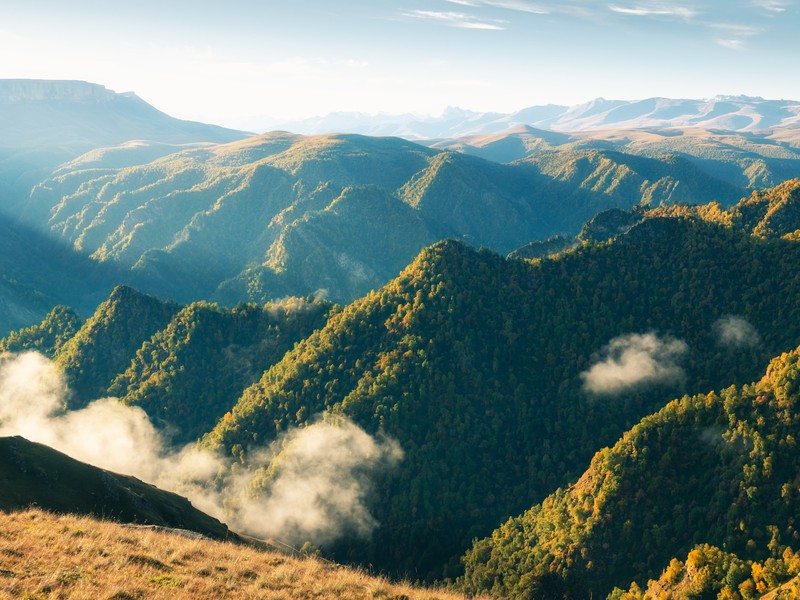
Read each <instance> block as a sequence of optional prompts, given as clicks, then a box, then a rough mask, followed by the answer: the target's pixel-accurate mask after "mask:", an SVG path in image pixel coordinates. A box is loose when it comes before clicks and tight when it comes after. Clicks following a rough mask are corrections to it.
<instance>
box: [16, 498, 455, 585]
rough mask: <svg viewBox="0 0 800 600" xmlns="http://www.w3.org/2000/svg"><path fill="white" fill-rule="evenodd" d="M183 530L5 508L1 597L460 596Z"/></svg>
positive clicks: (308, 558)
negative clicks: (15, 510)
mask: <svg viewBox="0 0 800 600" xmlns="http://www.w3.org/2000/svg"><path fill="white" fill-rule="evenodd" d="M187 535H190V536H191V537H185V536H184V535H180V534H176V533H174V532H172V531H169V530H157V529H154V528H146V527H135V526H125V525H120V524H118V523H113V522H108V521H98V520H96V519H92V518H87V517H76V516H69V515H56V514H52V513H47V512H44V511H41V510H38V509H31V510H26V511H22V512H11V513H5V512H0V598H3V599H6V598H9V599H10V598H26V599H29V600H34V599H45V598H53V599H54V598H58V599H69V598H76V599H77V598H96V599H100V598H107V599H108V600H134V599H139V598H148V599H154V600H157V599H159V598H170V599H177V598H198V599H200V598H202V599H206V598H265V599H270V598H271V599H275V600H278V599H289V598H292V599H294V598H308V599H311V598H314V599H326V598H347V599H361V598H363V599H367V598H375V599H383V600H405V599H407V600H456V599H458V598H464V596H460V595H458V594H454V593H451V592H446V591H442V590H435V589H430V588H418V587H414V586H411V585H409V584H405V583H392V582H390V581H388V580H386V579H384V578H380V577H375V576H370V575H368V574H366V573H365V572H364V571H361V570H354V569H349V568H346V567H343V566H340V565H337V564H334V563H331V562H328V561H324V560H320V559H317V558H313V557H293V556H289V555H286V554H281V553H277V552H267V551H262V550H258V549H256V548H252V547H248V546H242V545H235V544H232V543H226V542H216V541H212V540H209V539H207V538H202V537H196V534H190V533H189V532H187Z"/></svg>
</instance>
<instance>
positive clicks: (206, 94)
mask: <svg viewBox="0 0 800 600" xmlns="http://www.w3.org/2000/svg"><path fill="white" fill-rule="evenodd" d="M797 22H798V7H797V3H796V2H792V1H789V0H736V1H733V2H728V1H726V2H722V1H705V2H681V1H678V0H670V1H648V0H639V1H636V2H632V1H630V0H619V1H616V2H596V1H583V2H580V1H576V0H571V1H566V2H556V1H554V0H542V1H532V0H405V1H402V2H388V1H385V0H358V1H353V2H346V3H333V2H324V1H322V0H296V1H294V2H291V3H290V2H274V1H267V2H248V1H244V0H232V1H230V2H227V3H224V4H220V3H212V2H187V1H185V0H178V1H176V2H169V3H164V2H160V3H156V2H153V1H151V0H144V1H142V2H138V3H136V4H135V5H133V4H124V5H119V4H114V5H109V4H108V3H102V2H93V1H89V0H79V1H77V2H70V3H61V2H54V1H51V0H38V1H37V0H32V1H30V2H25V3H16V4H15V5H14V6H11V7H6V8H4V17H3V21H2V23H1V24H0V52H1V53H2V56H3V61H2V63H0V77H1V78H42V79H77V80H85V81H90V82H94V83H100V84H102V85H105V86H106V87H108V88H109V89H112V90H114V91H117V92H126V91H134V92H136V94H138V95H139V96H140V97H142V98H143V99H144V100H146V101H147V102H150V103H151V104H153V105H154V106H157V107H158V108H159V109H161V110H163V111H165V112H167V113H169V114H171V115H173V116H177V117H180V118H185V119H195V120H201V121H206V122H213V123H217V124H220V125H226V126H230V127H238V128H246V129H251V130H255V129H263V128H265V127H268V126H269V125H270V123H273V122H278V121H280V120H286V119H300V118H305V117H310V116H315V115H323V114H327V113H330V112H334V111H361V112H366V113H372V114H374V113H378V112H387V113H404V112H412V113H418V114H429V115H435V114H440V113H441V112H442V111H443V110H444V109H445V108H446V107H447V106H459V107H463V108H468V109H472V110H479V111H514V110H519V109H521V108H524V107H526V106H531V105H536V104H547V103H556V104H566V105H572V104H577V103H581V102H586V101H588V100H591V99H593V98H596V97H599V96H602V97H605V98H620V99H639V98H646V97H651V96H669V97H673V98H675V97H683V98H707V97H713V96H715V95H718V94H747V95H756V96H762V97H765V98H775V99H780V98H792V99H797V98H800V83H798V82H797V79H796V78H795V77H793V76H791V73H793V72H794V70H795V58H796V53H793V52H791V50H792V49H793V48H795V47H796V41H795V39H794V37H793V36H794V35H795V34H794V31H795V25H796V24H797Z"/></svg>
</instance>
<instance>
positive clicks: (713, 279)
mask: <svg viewBox="0 0 800 600" xmlns="http://www.w3.org/2000/svg"><path fill="white" fill-rule="evenodd" d="M3 85H4V86H5V87H3ZM0 90H4V91H3V93H2V94H0V99H2V101H0V113H3V111H6V113H4V114H5V115H6V116H5V117H0V118H8V119H11V118H12V117H13V116H14V115H16V118H17V119H18V120H19V121H20V123H22V122H23V121H24V119H28V122H29V126H30V127H31V132H32V134H31V136H30V138H29V140H28V141H26V140H25V136H24V135H23V133H21V131H22V130H21V129H20V131H17V133H15V134H14V135H13V136H12V135H9V145H8V149H7V155H6V156H7V157H8V159H9V161H10V162H8V163H4V164H5V165H6V166H7V167H8V170H7V171H3V172H4V173H7V174H9V175H10V174H12V173H16V174H22V176H21V177H17V178H14V177H9V178H5V179H3V180H2V181H0V184H2V185H3V186H5V187H3V188H2V192H3V196H2V199H3V210H4V212H5V214H4V215H2V216H0V234H1V237H2V239H3V240H4V243H3V248H2V252H0V267H2V277H0V303H2V309H3V310H2V311H0V321H2V323H0V325H2V327H0V331H3V335H5V332H6V331H8V330H9V329H13V330H14V331H12V332H11V333H9V334H8V335H5V337H4V338H3V339H2V340H0V402H2V403H0V435H2V436H4V437H2V438H0V454H2V453H4V454H5V455H6V457H7V460H5V463H6V464H5V469H0V478H3V480H4V486H0V488H1V489H0V506H2V507H3V508H4V509H5V508H8V509H13V510H17V509H19V508H21V507H24V506H26V505H27V504H30V503H32V502H38V503H42V505H43V506H47V507H50V508H52V509H54V510H69V511H73V512H78V513H89V514H95V515H97V514H98V513H100V514H106V515H109V514H115V513H119V515H123V512H124V515H125V516H124V519H125V520H132V521H147V522H151V523H159V524H161V525H165V526H169V527H173V526H178V527H183V526H187V527H193V528H194V529H200V528H202V527H206V528H207V529H209V530H211V531H212V532H213V531H217V534H219V535H218V536H217V537H224V535H228V534H227V533H225V532H227V531H229V530H228V529H227V527H229V526H230V527H231V528H232V529H235V530H241V531H243V532H244V533H247V534H253V535H257V536H259V537H262V538H272V539H274V540H280V541H282V542H288V543H290V544H292V545H293V546H295V547H297V548H300V547H302V548H303V551H304V552H305V553H311V554H314V553H322V554H323V555H324V556H326V557H328V558H331V559H334V560H337V561H340V562H344V563H350V564H354V565H359V566H361V567H367V568H372V569H376V570H378V571H380V572H384V573H387V574H390V575H391V576H393V577H394V576H396V577H403V578H407V579H412V580H417V581H437V580H438V581H443V582H446V583H447V584H448V585H450V586H451V587H454V588H458V589H460V590H461V591H463V592H464V593H465V594H467V595H469V596H473V595H476V594H489V595H492V596H495V597H509V598H586V597H610V598H614V599H615V600H621V599H623V598H625V599H636V600H638V599H640V598H645V597H660V596H664V597H680V596H681V595H682V596H686V597H702V598H705V597H708V598H716V597H720V598H737V599H745V598H747V599H749V598H755V597H759V596H764V595H767V594H772V595H773V596H775V597H777V596H778V595H779V594H781V593H784V592H786V593H791V590H792V589H798V588H800V579H798V578H800V554H798V552H800V547H799V546H798V540H800V532H799V531H798V530H797V527H798V524H797V522H796V515H797V510H798V498H800V493H799V492H798V490H800V481H799V480H798V476H797V472H798V460H799V458H798V453H797V448H796V439H795V438H796V429H797V425H798V423H797V422H796V421H797V419H796V418H795V413H796V412H797V411H796V410H795V408H796V405H797V403H798V402H800V385H798V381H800V379H799V378H798V368H797V366H798V364H800V349H798V345H800V302H798V299H800V273H799V272H798V267H797V265H798V264H800V246H798V242H800V178H798V177H799V176H800V161H799V159H800V137H799V136H798V133H797V132H798V131H800V128H798V127H796V121H795V120H794V119H795V117H796V115H797V112H796V104H795V103H789V102H785V103H781V102H771V101H762V100H760V99H748V98H719V99H716V100H714V101H713V102H707V103H705V104H703V103H698V102H694V101H666V100H654V101H653V102H643V103H629V104H626V103H615V102H605V101H603V102H596V103H594V104H592V105H591V106H586V107H583V108H582V109H581V110H577V109H575V110H573V109H568V110H567V109H564V110H562V108H563V107H552V106H551V107H544V108H541V110H539V109H536V110H534V109H530V110H529V111H527V112H526V113H525V114H526V115H527V117H526V119H524V120H525V121H526V123H525V124H524V125H517V126H512V127H510V128H506V129H504V130H502V131H499V130H498V131H496V132H488V131H489V130H488V129H487V130H475V131H472V132H467V131H466V130H463V129H459V128H458V127H455V126H454V127H453V132H454V133H453V135H452V136H451V135H448V136H447V137H442V138H439V139H436V140H427V141H426V143H424V144H421V143H417V142H415V141H409V140H407V139H403V138H400V137H369V136H365V135H359V134H353V133H328V134H320V135H300V134H297V133H288V132H284V131H273V132H269V133H265V134H261V135H247V134H244V133H241V132H235V131H230V130H221V129H219V128H214V127H211V126H205V125H202V124H191V123H190V124H187V123H185V122H182V121H177V120H174V119H171V118H170V117H167V116H166V115H163V113H159V112H158V111H157V110H155V109H153V108H152V107H148V105H146V104H145V103H144V102H143V101H141V100H139V99H138V98H136V97H134V96H131V95H130V94H115V93H113V92H110V91H108V90H106V89H105V88H103V87H102V86H94V85H92V84H84V83H81V82H33V81H15V82H4V83H3V84H2V85H0ZM37 106H38V107H39V108H37ZM15 111H16V112H15ZM548 111H549V112H548ZM37 114H40V115H41V124H43V125H42V126H41V127H40V128H39V129H38V130H36V129H35V127H36V126H38V125H37V124H34V123H32V121H31V119H33V118H34V117H35V115H37ZM450 114H451V117H453V119H454V123H455V122H456V121H458V119H462V121H464V120H469V117H468V116H466V115H464V114H459V113H458V111H451V112H450ZM9 115H11V116H9ZM26 115H27V116H26ZM137 115H138V116H137ZM570 115H571V116H570ZM687 115H688V116H687ZM691 115H695V117H691ZM748 115H749V118H750V119H751V120H750V121H749V123H750V124H749V125H748V124H746V123H745V122H744V121H743V120H742V119H743V118H744V117H746V116H748ZM495 117H496V118H495ZM47 119H51V121H52V123H56V122H58V121H59V120H61V121H62V125H63V127H62V128H60V129H59V128H54V127H53V126H52V123H51V125H49V126H48V124H47ZM482 119H483V117H480V118H477V117H476V118H475V119H474V123H473V124H474V125H475V126H476V127H477V126H480V127H483V126H486V127H490V125H491V123H500V122H501V121H502V118H500V117H499V116H496V115H495V116H493V117H491V118H489V117H488V116H487V117H486V120H485V121H484V120H482ZM537 119H538V120H537ZM658 119H661V121H659V122H660V123H661V125H658V126H656V127H651V125H652V123H653V122H656V121H658ZM669 119H673V120H672V121H669ZM681 119H683V120H681ZM692 119H694V120H692ZM703 119H705V120H703ZM770 119H771V120H770ZM668 121H669V123H668ZM568 122H572V123H573V124H574V126H575V128H576V129H579V130H578V131H557V130H555V125H557V124H558V123H562V124H564V123H568ZM637 122H639V123H650V125H648V126H647V128H645V129H641V128H640V129H635V130H631V129H616V128H605V127H607V126H609V125H611V124H614V123H617V124H622V126H624V127H630V126H632V124H634V123H637ZM771 122H772V123H777V124H778V125H780V126H781V127H780V128H778V127H776V128H768V129H760V126H762V125H763V126H766V125H767V124H769V123H771ZM481 123H483V125H481ZM531 123H538V124H539V125H542V124H544V125H546V126H547V127H548V128H549V129H547V130H545V129H542V128H539V126H534V125H532V124H531ZM697 123H699V124H700V125H697ZM713 123H716V124H717V125H718V126H719V128H713V129H709V127H712V126H713ZM554 124H555V125H554ZM510 125H513V124H510ZM595 125H597V126H602V127H604V129H602V130H600V129H593V127H594V126H595ZM667 125H668V126H667ZM491 126H494V125H491ZM734 126H736V127H738V128H739V129H740V130H739V131H733V130H732V129H734V128H735V127H734ZM20 127H21V126H20ZM459 127H460V126H459ZM723 128H728V129H727V130H723ZM748 128H750V129H748ZM755 129H758V130H757V131H756V130H755ZM82 130H85V132H86V137H85V138H81V137H80V132H81V131H82ZM9 131H12V132H13V131H15V130H13V129H9ZM148 132H149V133H148ZM487 132H488V133H487ZM33 133H36V135H33ZM461 133H470V135H466V136H465V135H461ZM18 134H19V135H18ZM103 136H108V137H103ZM115 136H117V137H115ZM27 143H30V145H29V146H28V147H26V146H25V144H27ZM26 148H27V149H26ZM28 150H30V153H28ZM26 161H27V162H26ZM23 163H24V164H26V165H27V167H26V168H28V167H30V168H29V169H28V170H27V171H23V170H21V169H20V168H19V166H20V165H22V164H23ZM2 168H3V169H5V167H2ZM3 328H4V329H3ZM98 399H99V400H98ZM42 402H44V404H42V405H41V406H40V404H41V403H42ZM14 428H18V429H20V431H17V430H15V429H14ZM22 430H24V433H26V434H27V435H29V436H31V441H26V440H24V439H22V438H20V437H16V436H19V435H22V433H23V431H22ZM95 435H98V436H100V437H99V438H95V437H94V436H95ZM98 440H99V441H98ZM36 441H38V442H39V443H34V442H36ZM43 443H44V444H51V445H52V446H53V447H54V448H59V449H61V450H62V451H66V450H67V449H74V450H76V452H79V453H80V456H78V457H76V458H79V459H80V460H82V461H88V462H92V460H94V461H95V462H96V463H97V464H101V465H102V466H103V469H105V470H104V471H101V470H99V469H96V468H93V467H89V466H88V465H85V464H82V463H79V462H77V461H74V460H73V459H70V458H68V457H66V456H64V455H63V454H59V453H57V452H55V451H54V450H52V449H50V448H47V447H46V446H43V445H41V444H43ZM116 444H121V448H122V451H116ZM98 448H100V449H101V450H100V451H99V452H98V451H97V449H98ZM109 461H112V462H109ZM137 461H138V462H137ZM110 465H114V467H113V468H112V466H110ZM116 465H122V466H124V467H125V468H126V469H128V470H127V471H126V472H128V473H132V474H135V475H136V476H137V477H141V478H145V479H147V480H148V481H150V482H152V483H157V484H159V485H162V486H164V487H165V489H170V490H173V492H177V493H179V494H181V495H183V496H187V497H188V498H189V500H190V501H191V503H192V504H190V503H189V502H188V501H187V500H186V499H185V498H181V497H180V496H176V495H174V494H168V493H167V492H165V491H162V490H159V489H157V488H155V487H153V486H151V485H149V484H145V483H143V482H141V481H138V480H135V479H133V478H131V477H125V476H121V475H115V474H114V472H116V471H119V470H121V469H122V466H120V467H119V468H117V467H116ZM59 502H61V503H60V504H59ZM115 502H118V504H119V505H118V506H117V505H116V504H115ZM2 503H5V504H2ZM192 505H194V506H192ZM197 508H200V509H202V510H203V511H204V512H206V513H207V514H203V513H200V512H199V511H197ZM209 515H213V516H209ZM37 518H39V517H32V519H37ZM190 521H191V522H194V523H197V524H196V525H191V524H190ZM222 521H225V522H226V523H227V525H222V523H221V522H222ZM203 524H205V525H203ZM92 527H94V526H92ZM215 528H217V529H215ZM65 531H66V530H65ZM217 534H214V535H217ZM6 539H7V538H4V537H3V536H2V535H0V543H3V544H5V542H6ZM70 539H71V538H70ZM75 543H76V544H78V543H79V542H75ZM0 556H8V557H14V560H15V562H14V565H15V566H14V567H13V569H12V568H11V567H8V568H7V567H6V566H3V565H0V578H5V577H9V578H12V576H13V577H14V578H16V576H17V571H18V570H19V569H20V567H19V566H17V565H18V562H16V558H21V557H18V556H17V555H16V554H8V553H7V554H2V555H0ZM9 560H11V558H9ZM137 560H138V559H137ZM170 560H171V559H170ZM180 560H186V561H188V560H189V559H188V558H186V559H180ZM226 560H227V559H226ZM159 561H160V562H159V564H166V563H164V561H161V559H159ZM137 564H138V563H137ZM148 564H151V563H148ZM152 564H155V563H152ZM140 566H141V565H140ZM126 568H127V567H126ZM176 570H177V567H176ZM181 572H182V573H183V571H181ZM7 573H12V575H8V574H7ZM196 575H197V576H198V577H200V576H201V575H199V574H196ZM248 577H250V576H248ZM256 578H258V575H256ZM2 580H4V579H0V581H2ZM168 580H169V579H159V581H165V582H166V581H168ZM16 581H17V580H16V579H15V585H17V583H16ZM71 581H72V580H71ZM169 581H172V580H169ZM149 584H154V581H152V580H151V581H149V583H148V582H147V581H143V582H142V585H143V586H144V585H149ZM19 585H21V584H19ZM65 585H66V584H65ZM15 589H16V588H15ZM19 589H20V594H21V593H22V588H19ZM75 589H77V588H75ZM142 589H144V588H142ZM148 589H150V588H148ZM376 589H377V588H376ZM50 591H52V590H50ZM40 592H41V590H40ZM41 593H42V594H44V593H45V592H41ZM46 593H50V592H49V591H48V592H46ZM65 593H67V592H65ZM126 593H127V592H126ZM385 595H386V594H384V593H383V592H381V593H378V592H377V591H376V592H375V593H373V596H376V597H377V596H385ZM119 597H122V596H119Z"/></svg>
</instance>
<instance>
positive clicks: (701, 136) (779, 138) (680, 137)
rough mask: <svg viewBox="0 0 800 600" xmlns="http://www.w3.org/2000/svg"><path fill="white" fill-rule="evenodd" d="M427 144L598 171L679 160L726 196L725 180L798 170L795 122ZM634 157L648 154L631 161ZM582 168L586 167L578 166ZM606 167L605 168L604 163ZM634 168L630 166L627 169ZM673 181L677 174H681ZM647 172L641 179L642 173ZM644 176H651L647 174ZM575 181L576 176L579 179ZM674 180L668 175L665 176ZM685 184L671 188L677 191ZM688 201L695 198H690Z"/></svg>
mask: <svg viewBox="0 0 800 600" xmlns="http://www.w3.org/2000/svg"><path fill="white" fill-rule="evenodd" d="M432 147H434V148H439V149H450V150H456V151H459V152H464V153H467V154H472V155H475V156H480V157H481V158H485V159H487V160H491V161H496V162H503V163H510V162H514V161H523V162H528V161H530V162H532V163H534V164H542V165H543V168H546V169H547V168H549V169H554V168H558V169H559V170H561V171H564V170H567V169H566V167H569V170H574V169H576V168H579V167H580V165H575V164H573V163H574V162H575V159H576V158H579V157H581V156H583V157H585V158H584V160H586V159H591V158H593V157H594V159H595V169H597V175H600V174H602V173H603V169H601V168H599V167H600V166H601V165H602V161H601V160H599V159H601V158H605V160H610V161H612V162H616V160H617V159H619V160H620V164H625V163H629V162H632V163H634V164H638V165H642V166H646V165H650V166H649V168H648V169H647V170H648V171H650V173H651V175H652V174H653V173H654V170H655V172H658V171H659V169H658V167H657V166H656V165H657V162H660V161H664V162H666V163H667V164H669V163H672V164H673V166H677V165H678V164H681V165H682V166H683V167H684V168H686V169H687V173H697V172H700V173H704V174H705V175H706V176H710V177H712V178H714V179H716V180H718V181H719V183H718V185H719V184H724V185H721V186H720V188H719V190H717V191H716V192H715V193H714V194H713V195H711V196H707V197H706V198H705V199H706V200H709V199H712V198H716V199H717V200H720V201H723V202H724V201H726V200H730V199H731V198H730V197H727V194H729V193H730V192H731V186H733V187H735V188H737V189H738V190H739V193H740V194H741V193H743V192H744V191H745V190H748V189H758V188H763V187H772V186H775V185H778V184H779V183H780V182H782V181H784V180H786V179H790V178H793V177H798V176H799V175H800V170H798V169H799V168H800V163H798V160H800V134H799V133H798V130H797V128H794V127H786V128H774V129H770V128H764V129H763V130H762V131H754V132H753V131H750V132H734V131H723V130H720V129H708V128H707V129H702V128H699V127H680V128H679V127H661V128H659V127H651V128H641V127H639V128H634V129H627V130H626V129H619V128H618V129H613V128H612V129H605V130H599V131H580V132H576V131H573V132H569V133H567V132H554V131H546V130H542V129H536V128H533V127H525V126H523V127H519V128H516V129H513V130H510V131H507V132H504V133H495V134H489V135H475V136H469V137H464V138H456V139H447V140H438V141H436V142H434V143H432ZM636 157H639V158H640V159H641V158H647V159H651V160H648V161H642V160H639V161H637V160H636ZM584 168H586V167H585V166H584ZM606 170H608V167H606ZM636 170H638V169H636V168H634V171H636ZM676 172H679V173H680V171H677V170H672V172H671V178H672V179H673V180H677V179H681V180H683V179H684V174H683V173H681V175H680V176H679V177H676V175H675V173H676ZM648 179H649V178H648ZM651 181H655V179H652V180H651ZM579 183H580V182H579ZM673 185H674V182H673ZM684 192H685V190H683V191H681V190H676V191H674V193H677V194H678V195H680V194H681V193H684ZM693 200H694V201H695V202H696V201H698V199H697V198H694V199H693Z"/></svg>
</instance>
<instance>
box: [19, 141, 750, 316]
mask: <svg viewBox="0 0 800 600" xmlns="http://www.w3.org/2000/svg"><path fill="white" fill-rule="evenodd" d="M151 156H152V155H151V154H148V153H146V152H142V151H141V149H137V148H129V149H126V148H115V149H113V152H112V151H111V150H106V151H98V152H94V153H91V154H88V155H85V156H84V157H81V158H79V159H77V160H74V161H72V162H70V163H68V164H66V165H62V167H61V168H59V169H58V170H57V171H55V172H54V173H53V174H52V176H51V177H50V178H48V179H47V180H45V181H43V182H42V183H40V184H39V185H37V186H36V187H35V188H34V189H33V191H32V192H31V195H30V198H29V200H28V202H27V203H26V207H25V214H26V215H27V218H28V219H29V221H30V222H34V223H38V224H39V226H40V227H43V228H44V229H45V230H46V231H48V232H49V233H50V234H52V235H56V236H58V237H59V238H60V239H62V240H64V241H66V242H67V243H69V244H72V245H73V246H74V247H75V248H76V249H79V250H81V251H82V252H85V253H87V254H89V255H91V257H92V258H94V259H95V260H98V261H101V262H104V263H109V264H114V265H117V266H118V267H120V268H122V269H125V270H130V271H131V273H132V276H133V278H132V281H134V283H135V285H136V286H137V287H139V288H141V289H143V290H147V291H148V292H151V293H156V294H159V295H162V296H166V297H171V298H175V299H177V300H179V301H181V302H190V301H193V300H196V299H199V298H205V299H214V300H218V301H222V302H225V303H227V304H230V305H233V304H235V303H236V302H237V301H240V300H249V301H255V302H259V303H262V302H266V301H268V300H269V299H274V298H279V297H282V296H286V295H307V294H311V293H314V292H316V291H317V290H320V289H324V290H327V292H328V294H329V296H330V297H331V298H332V299H335V300H337V301H352V300H353V299H355V298H358V297H360V296H362V295H364V294H365V293H367V292H368V291H370V290H372V289H376V288H378V287H380V286H381V285H383V284H384V283H386V282H387V281H389V280H390V279H391V278H392V277H393V276H395V275H396V274H397V272H398V271H399V270H400V269H402V268H403V267H404V266H405V265H406V264H408V262H409V261H410V260H411V259H412V258H413V257H414V256H416V255H417V253H418V252H419V251H420V250H421V249H422V248H423V247H425V246H426V245H430V244H432V243H435V242H437V241H439V240H441V239H444V238H457V239H463V240H465V241H467V242H468V243H470V244H472V245H475V246H485V247H487V248H490V249H493V250H496V251H499V252H509V251H511V250H513V249H514V248H518V247H520V246H522V245H524V244H526V243H528V242H531V241H534V240H539V239H546V238H547V237H549V236H551V235H553V234H562V233H563V234H570V235H574V234H576V233H577V232H578V230H579V229H580V226H581V225H582V224H583V223H584V222H585V221H587V220H588V219H590V218H591V217H593V216H594V215H595V214H596V213H597V212H600V211H602V210H604V209H607V208H612V207H619V208H630V207H632V206H634V205H636V204H638V203H648V204H652V205H654V206H657V205H660V204H661V203H667V204H669V203H674V202H678V201H689V200H697V199H706V198H708V197H717V198H719V199H720V200H722V201H725V202H732V201H733V200H735V199H736V198H738V197H739V196H740V195H741V188H740V187H736V186H733V185H730V184H727V183H725V182H723V181H721V180H720V179H718V178H717V177H715V176H712V175H709V174H708V173H707V172H705V171H703V170H702V169H699V168H698V167H697V166H695V165H694V164H693V163H691V162H690V161H688V160H686V159H684V158H682V157H679V156H671V157H661V158H647V157H641V156H633V155H630V154H625V153H622V152H612V151H606V150H582V149H576V150H574V151H572V152H570V153H568V154H557V153H554V152H551V151H545V150H542V151H541V152H539V153H537V154H536V155H535V156H532V157H531V158H530V159H529V160H527V161H526V162H523V163H520V164H515V165H502V164H497V163H494V162H490V161H486V160H483V159H479V158H476V157H474V156H469V155H466V154H463V153H458V152H449V151H441V150H434V149H431V148H427V147H424V146H420V145H417V144H414V143H411V142H407V141H405V140H401V139H398V138H371V137H365V136H358V135H343V134H336V135H325V136H314V137H304V136H298V135H293V134H288V133H284V132H272V133H268V134H264V135H262V136H255V137H252V138H248V139H245V140H241V141H238V142H233V143H229V144H222V145H215V146H203V147H199V148H191V149H187V150H184V151H182V152H175V153H171V154H166V155H164V156H159V157H158V158H156V159H155V160H150V159H151Z"/></svg>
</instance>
